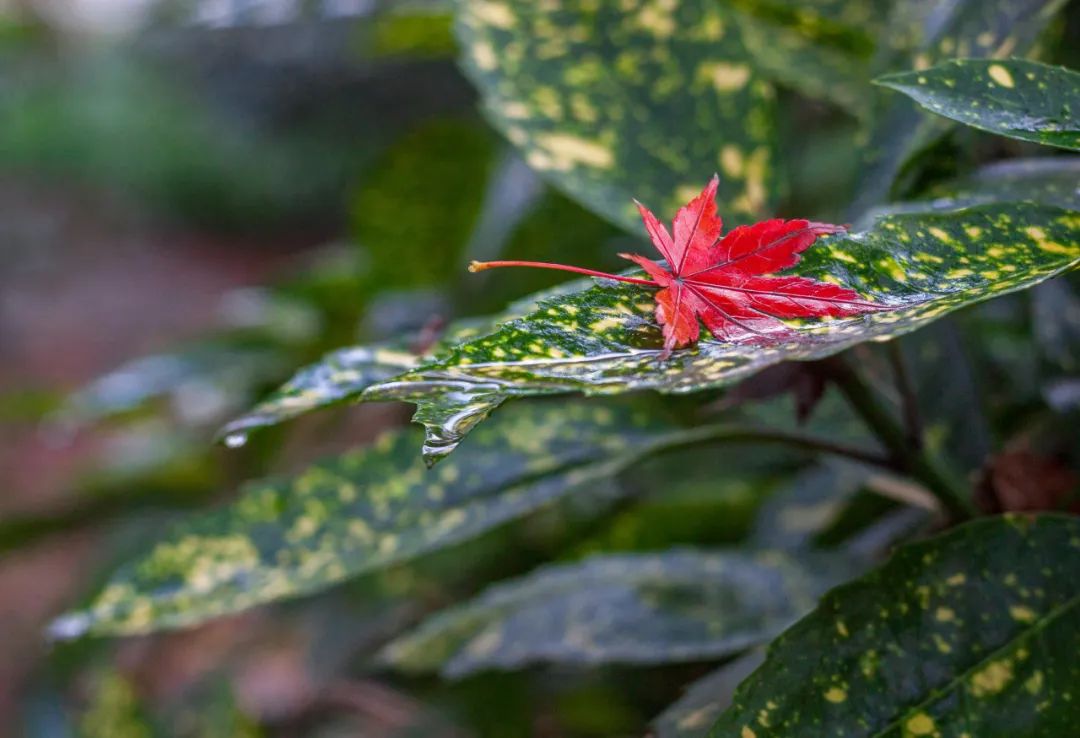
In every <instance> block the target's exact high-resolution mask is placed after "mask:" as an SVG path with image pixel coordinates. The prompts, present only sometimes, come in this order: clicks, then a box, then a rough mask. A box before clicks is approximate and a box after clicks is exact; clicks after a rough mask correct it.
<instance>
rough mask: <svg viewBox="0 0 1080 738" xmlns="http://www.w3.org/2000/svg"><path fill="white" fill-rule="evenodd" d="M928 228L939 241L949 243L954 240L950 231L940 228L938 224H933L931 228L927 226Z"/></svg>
mask: <svg viewBox="0 0 1080 738" xmlns="http://www.w3.org/2000/svg"><path fill="white" fill-rule="evenodd" d="M927 230H928V231H930V235H931V236H933V237H934V238H936V239H937V240H939V241H942V242H944V243H949V242H951V241H952V236H950V235H949V232H948V231H945V230H942V229H941V228H938V227H936V226H931V227H930V228H927Z"/></svg>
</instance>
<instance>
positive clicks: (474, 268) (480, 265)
mask: <svg viewBox="0 0 1080 738" xmlns="http://www.w3.org/2000/svg"><path fill="white" fill-rule="evenodd" d="M502 267H532V268H534V269H555V270H556V271H560V272H573V273H574V274H584V275H586V276H589V277H601V278H602V279H614V280H615V281H616V282H628V283H630V284H640V285H643V286H645V287H659V286H660V285H658V284H657V283H656V282H653V281H652V280H651V279H637V278H636V277H623V276H620V275H618V274H608V273H607V272H598V271H596V270H594V269H583V268H582V267H575V266H566V265H565V264H549V263H548V262H546V261H473V262H470V263H469V271H470V272H482V271H484V270H485V269H498V268H502Z"/></svg>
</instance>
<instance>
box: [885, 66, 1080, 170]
mask: <svg viewBox="0 0 1080 738" xmlns="http://www.w3.org/2000/svg"><path fill="white" fill-rule="evenodd" d="M876 81H877V83H878V84H881V85H884V86H885V87H890V88H892V89H894V90H897V91H899V92H902V93H904V94H905V95H907V96H908V97H910V98H912V99H913V100H915V102H917V103H919V105H921V106H923V107H924V108H926V109H927V110H929V111H931V112H933V113H936V114H938V115H940V116H943V117H945V118H949V119H951V120H954V121H957V122H959V123H963V124H965V125H969V126H973V127H975V128H979V129H981V130H984V131H989V132H990V133H996V134H998V135H1001V136H1008V137H1010V138H1016V139H1020V140H1022V141H1033V142H1035V143H1041V144H1046V145H1049V146H1059V147H1061V148H1066V149H1074V150H1080V74H1077V73H1076V72H1072V71H1070V70H1068V69H1064V68H1062V67H1051V66H1047V65H1045V64H1039V63H1038V62H1032V61H1023V60H1020V59H1008V60H1001V61H994V60H987V59H958V60H954V61H950V62H946V63H944V64H940V65H938V66H936V67H931V68H930V69H924V70H921V71H916V72H905V73H902V74H890V75H886V76H884V77H880V78H878V79H877V80H876Z"/></svg>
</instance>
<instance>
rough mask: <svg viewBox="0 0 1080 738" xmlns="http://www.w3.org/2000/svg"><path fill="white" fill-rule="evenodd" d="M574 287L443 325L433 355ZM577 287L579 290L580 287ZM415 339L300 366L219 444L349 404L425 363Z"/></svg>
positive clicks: (226, 430)
mask: <svg viewBox="0 0 1080 738" xmlns="http://www.w3.org/2000/svg"><path fill="white" fill-rule="evenodd" d="M574 286H575V283H573V282H571V283H569V284H562V285H559V286H557V287H555V288H553V289H549V290H543V291H541V292H539V293H537V294H535V295H532V296H530V297H527V298H525V299H523V300H519V301H517V302H515V303H512V304H511V305H510V306H509V307H508V308H507V309H506V310H504V311H503V312H502V313H500V314H499V315H497V316H495V317H494V318H490V317H489V318H464V319H462V320H457V321H454V322H453V323H451V324H450V325H449V326H447V328H446V330H445V331H443V333H442V335H441V336H440V337H439V340H438V341H436V343H435V345H434V346H432V347H430V349H429V350H430V354H429V355H428V357H427V358H428V359H430V358H431V356H432V355H433V356H435V357H438V356H439V355H440V354H441V353H442V352H444V351H446V350H447V349H448V347H450V346H453V345H454V344H456V343H460V342H461V341H465V340H468V339H470V338H475V337H477V336H481V335H484V334H486V333H489V332H490V331H491V330H492V329H493V328H494V326H495V325H496V324H497V323H499V322H502V321H506V320H512V319H514V318H516V317H519V316H521V315H525V314H527V313H529V312H531V311H532V310H535V309H536V303H537V300H540V299H550V298H553V297H557V296H558V295H561V294H564V293H565V292H566V291H567V290H571V291H572V290H573V289H574ZM577 286H579V287H580V286H581V284H580V283H579V284H578V285H577ZM415 339H416V336H410V337H408V338H405V339H401V340H395V341H387V342H384V343H381V344H374V345H371V346H349V347H346V348H342V349H338V350H336V351H332V352H330V353H329V354H327V355H326V356H324V357H322V358H321V359H320V360H319V361H317V362H316V363H314V364H311V365H309V366H306V367H304V368H303V369H301V370H300V371H298V372H297V373H296V374H295V375H293V377H292V379H290V380H289V381H288V382H286V383H285V384H284V385H282V386H281V387H280V388H278V389H277V390H275V391H274V392H273V393H271V394H270V395H269V396H268V397H266V398H265V399H264V400H263V401H262V402H260V403H259V404H258V405H256V406H255V407H254V408H252V409H251V410H249V411H248V412H247V413H245V414H243V415H242V416H240V417H238V418H236V419H234V420H232V421H230V422H229V423H227V424H226V425H225V426H224V427H223V428H221V430H219V431H218V433H217V437H218V439H221V440H224V441H225V443H226V445H230V446H240V445H243V444H244V443H245V442H246V440H247V437H248V436H249V435H250V434H251V433H253V432H255V431H257V430H259V429H260V428H265V427H267V426H271V425H277V424H278V423H282V422H285V421H287V420H291V419H292V418H295V417H297V416H298V415H303V414H304V413H308V412H311V411H314V410H322V409H324V408H328V407H332V406H334V405H338V404H341V403H344V402H348V401H350V400H355V399H356V398H358V397H359V396H360V395H361V393H362V392H363V391H364V390H365V389H367V388H368V387H370V386H371V385H373V384H376V383H377V382H380V381H382V380H384V379H389V378H391V377H394V376H397V375H398V374H400V373H402V372H404V371H407V370H409V369H411V368H413V367H415V366H417V365H418V364H420V363H421V361H422V360H423V359H424V357H421V356H419V355H417V354H415V353H413V352H412V350H411V347H412V344H414V343H415Z"/></svg>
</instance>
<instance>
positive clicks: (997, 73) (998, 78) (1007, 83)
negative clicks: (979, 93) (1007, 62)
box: [986, 64, 1016, 89]
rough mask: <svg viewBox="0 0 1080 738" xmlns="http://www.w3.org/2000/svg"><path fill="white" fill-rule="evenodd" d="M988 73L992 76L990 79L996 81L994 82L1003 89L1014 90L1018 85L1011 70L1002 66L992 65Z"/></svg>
mask: <svg viewBox="0 0 1080 738" xmlns="http://www.w3.org/2000/svg"><path fill="white" fill-rule="evenodd" d="M986 72H987V74H989V75H990V79H992V80H994V82H996V83H998V84H999V85H1001V86H1002V87H1008V88H1009V89H1012V88H1013V87H1014V86H1015V85H1016V83H1015V82H1013V76H1012V74H1011V73H1010V72H1009V70H1008V69H1006V68H1005V67H1003V66H1002V65H1000V64H991V65H990V67H989V69H987V70H986Z"/></svg>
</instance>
